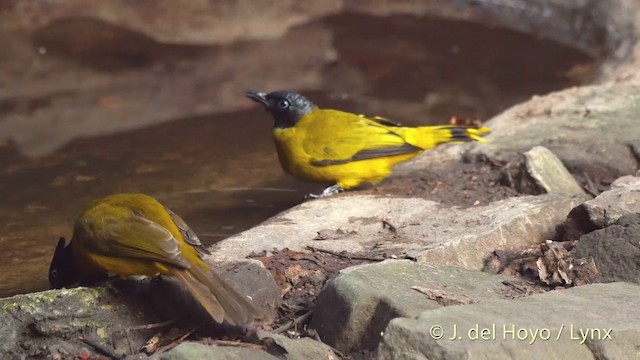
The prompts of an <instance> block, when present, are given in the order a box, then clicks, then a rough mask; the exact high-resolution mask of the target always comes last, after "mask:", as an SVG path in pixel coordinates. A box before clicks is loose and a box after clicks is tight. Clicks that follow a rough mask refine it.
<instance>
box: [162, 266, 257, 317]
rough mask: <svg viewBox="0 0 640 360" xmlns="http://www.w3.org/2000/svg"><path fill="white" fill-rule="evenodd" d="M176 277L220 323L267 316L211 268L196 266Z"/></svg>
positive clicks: (179, 271)
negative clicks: (210, 269) (205, 268)
mask: <svg viewBox="0 0 640 360" xmlns="http://www.w3.org/2000/svg"><path fill="white" fill-rule="evenodd" d="M175 276H176V278H177V279H178V280H179V281H180V282H181V283H182V284H183V286H184V287H185V288H187V290H188V291H189V293H191V295H192V296H193V297H194V298H195V299H196V300H197V301H198V302H199V303H200V304H201V305H202V307H203V308H204V309H205V310H206V311H207V312H208V313H209V315H210V316H211V317H212V318H213V320H215V321H216V322H218V323H222V322H226V323H228V324H231V325H240V324H247V323H251V322H254V321H258V320H262V319H263V318H264V315H263V314H262V313H261V312H260V311H259V310H258V309H256V308H255V307H254V306H253V305H252V304H251V303H250V302H249V300H248V299H247V298H246V297H244V296H242V295H240V294H239V293H238V292H237V291H236V290H234V289H233V288H232V287H231V285H229V284H228V283H227V282H226V281H224V280H222V279H221V278H220V277H218V275H216V274H214V273H213V272H211V271H209V270H204V269H201V268H200V267H198V266H195V265H193V266H191V267H190V268H189V269H184V270H178V271H176V274H175Z"/></svg>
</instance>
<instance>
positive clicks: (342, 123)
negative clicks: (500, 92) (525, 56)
mask: <svg viewBox="0 0 640 360" xmlns="http://www.w3.org/2000/svg"><path fill="white" fill-rule="evenodd" d="M246 96H247V97H248V98H250V99H251V100H253V101H256V102H258V103H261V104H262V105H264V106H265V108H266V109H267V111H268V112H269V113H270V114H271V116H273V118H274V120H275V124H274V127H273V138H274V140H275V144H276V150H277V152H278V158H279V159H280V164H282V167H283V169H284V170H285V171H286V172H287V173H289V174H291V175H293V176H295V177H297V178H299V179H302V180H306V181H313V182H324V183H333V184H335V185H333V186H330V187H328V188H326V189H325V190H324V191H323V192H322V194H320V195H311V196H312V197H321V196H328V195H332V194H335V193H337V192H340V191H342V190H346V189H350V188H353V187H356V186H358V185H360V184H362V183H371V184H377V183H378V182H380V181H381V180H382V179H384V178H386V177H387V176H389V175H390V174H391V168H392V167H393V166H394V165H396V164H397V163H399V162H402V161H405V160H409V159H411V158H413V157H414V156H416V155H418V154H419V153H421V152H422V151H424V150H427V149H430V148H432V147H434V146H436V145H438V144H442V143H448V142H464V141H472V140H473V141H486V140H484V139H483V138H482V137H481V136H482V135H483V134H485V133H488V132H489V129H488V128H486V127H479V128H478V127H463V126H452V125H442V126H420V127H403V126H400V124H397V123H394V122H392V121H390V120H387V119H383V118H380V117H366V116H364V115H356V114H351V113H348V112H343V111H339V110H330V109H320V108H318V107H317V106H316V105H315V104H313V103H312V102H311V101H309V100H308V99H307V98H305V97H304V96H302V95H300V94H297V93H294V92H289V91H275V92H271V93H268V94H267V93H262V92H253V91H250V92H247V94H246Z"/></svg>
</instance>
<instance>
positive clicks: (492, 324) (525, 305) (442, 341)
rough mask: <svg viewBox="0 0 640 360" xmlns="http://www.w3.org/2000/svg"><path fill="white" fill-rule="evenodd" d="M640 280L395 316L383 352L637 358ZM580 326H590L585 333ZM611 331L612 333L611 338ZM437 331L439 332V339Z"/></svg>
mask: <svg viewBox="0 0 640 360" xmlns="http://www.w3.org/2000/svg"><path fill="white" fill-rule="evenodd" d="M639 291H640V286H638V285H636V284H630V283H611V284H591V285H585V286H580V287H575V288H571V289H567V290H557V291H550V292H547V293H544V294H536V295H532V296H529V297H526V298H523V299H517V300H512V301H508V300H492V301H484V302H479V303H476V304H471V305H464V306H450V307H444V308H439V309H434V310H430V311H425V312H423V313H422V314H421V315H420V316H419V317H418V318H417V319H410V318H396V319H394V320H392V321H391V322H390V323H389V326H388V327H387V328H386V330H385V333H384V337H383V342H382V343H381V346H380V348H379V352H378V355H379V358H380V359H432V358H438V359H443V360H448V359H566V358H567V356H569V358H574V359H632V358H634V357H637V354H638V352H637V351H638V350H637V349H638V347H639V346H640V317H638V312H639V311H640V302H638V301H637V297H638V292H639ZM580 331H582V332H583V333H586V339H584V337H583V336H581V334H580ZM608 335H610V337H611V338H608ZM436 338H437V339H436Z"/></svg>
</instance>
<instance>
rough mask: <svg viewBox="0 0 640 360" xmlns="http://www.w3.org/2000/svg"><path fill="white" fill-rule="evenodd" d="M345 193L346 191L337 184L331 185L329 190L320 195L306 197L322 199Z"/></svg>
mask: <svg viewBox="0 0 640 360" xmlns="http://www.w3.org/2000/svg"><path fill="white" fill-rule="evenodd" d="M343 191H344V189H342V188H341V187H340V186H339V185H338V184H335V185H331V186H329V187H328V188H326V189H324V190H322V192H321V193H320V194H309V195H307V196H306V198H307V199H319V198H322V197H327V196H331V195H335V194H337V193H341V192H343Z"/></svg>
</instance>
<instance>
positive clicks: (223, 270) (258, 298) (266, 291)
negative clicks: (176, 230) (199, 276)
mask: <svg viewBox="0 0 640 360" xmlns="http://www.w3.org/2000/svg"><path fill="white" fill-rule="evenodd" d="M207 260H208V259H207V257H206V256H205V261H207ZM209 265H210V266H211V267H212V268H213V269H216V272H217V273H218V274H220V276H221V277H222V278H223V279H225V280H227V281H228V282H229V283H230V284H233V287H234V288H235V289H236V290H237V291H240V292H241V293H242V294H244V295H246V296H248V297H249V298H250V299H251V300H252V302H253V304H254V305H255V306H256V307H257V308H258V309H260V310H262V312H263V313H264V314H265V315H266V316H267V319H266V321H265V322H270V321H271V320H274V319H275V316H276V311H277V309H278V305H280V296H281V295H280V288H279V287H278V284H276V281H275V280H274V279H273V276H272V275H271V273H270V272H269V270H267V269H266V268H265V267H264V265H263V264H262V262H260V261H258V260H252V259H247V260H240V261H234V262H226V263H219V262H218V263H215V262H209Z"/></svg>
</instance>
